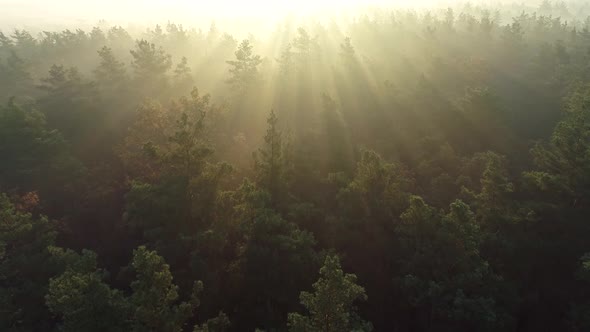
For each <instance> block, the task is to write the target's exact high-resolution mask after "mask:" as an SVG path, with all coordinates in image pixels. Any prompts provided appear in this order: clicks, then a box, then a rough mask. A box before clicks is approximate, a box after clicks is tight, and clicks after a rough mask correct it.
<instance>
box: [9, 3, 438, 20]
mask: <svg viewBox="0 0 590 332" xmlns="http://www.w3.org/2000/svg"><path fill="white" fill-rule="evenodd" d="M437 1H438V0H290V1H287V0H208V1H203V0H52V1H48V0H0V22H1V23H0V24H1V25H4V26H7V25H13V26H14V25H16V26H18V25H21V26H24V25H31V24H36V25H37V24H39V23H41V24H49V25H62V24H64V23H68V24H69V23H77V24H80V23H87V24H92V23H95V22H96V21H98V20H100V19H105V20H107V21H111V22H117V23H123V22H125V23H140V22H150V21H159V22H161V21H166V20H173V21H185V22H186V21H189V20H192V19H198V18H222V19H223V18H236V17H239V18H248V17H250V18H253V17H254V18H264V19H269V20H270V19H274V18H280V17H282V16H284V15H286V14H288V13H296V14H309V13H311V12H313V13H317V12H326V11H330V12H332V11H334V10H344V9H350V8H351V7H354V6H357V5H360V4H362V5H378V6H387V5H408V4H412V5H420V4H425V3H427V2H437ZM447 1H448V0H447Z"/></svg>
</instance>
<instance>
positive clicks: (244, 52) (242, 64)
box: [226, 39, 262, 92]
mask: <svg viewBox="0 0 590 332" xmlns="http://www.w3.org/2000/svg"><path fill="white" fill-rule="evenodd" d="M252 49H253V46H252V44H250V41H249V40H247V39H245V40H244V41H242V43H241V44H240V46H239V48H238V50H237V51H236V53H235V57H236V60H231V61H226V62H227V64H229V65H230V66H231V68H230V69H229V73H230V76H231V77H230V78H229V79H228V80H227V83H229V84H231V85H232V87H233V88H234V89H235V90H237V91H238V92H243V91H244V90H246V89H247V88H248V87H249V86H250V85H252V84H254V83H256V82H257V80H258V79H259V77H258V66H259V65H260V64H261V63H262V59H261V58H260V55H254V54H253V52H252Z"/></svg>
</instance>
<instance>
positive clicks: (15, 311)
mask: <svg viewBox="0 0 590 332" xmlns="http://www.w3.org/2000/svg"><path fill="white" fill-rule="evenodd" d="M55 237H56V231H55V225H54V223H52V222H50V221H49V220H48V219H47V218H46V217H39V218H35V217H33V216H32V215H31V214H30V213H26V212H22V211H19V210H18V209H17V207H16V206H15V205H14V204H13V203H12V202H11V201H10V200H9V199H8V197H7V196H6V195H4V194H0V308H1V309H0V330H3V331H33V330H37V329H38V330H43V329H49V326H47V324H48V322H49V319H50V317H49V312H47V310H46V308H45V307H44V305H43V296H44V295H45V293H46V292H47V280H49V278H50V277H51V276H52V274H53V273H55V271H56V267H55V266H54V264H53V263H52V262H51V260H50V253H49V251H48V249H47V247H48V246H50V245H53V244H54V242H55Z"/></svg>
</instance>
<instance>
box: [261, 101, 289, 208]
mask: <svg viewBox="0 0 590 332" xmlns="http://www.w3.org/2000/svg"><path fill="white" fill-rule="evenodd" d="M278 122H279V119H278V117H277V116H276V113H275V112H274V110H272V111H271V112H270V115H269V116H268V118H267V123H268V127H267V130H266V136H264V146H263V147H261V148H260V149H258V151H257V152H256V153H255V154H254V168H255V171H256V174H257V180H258V184H259V185H260V186H261V187H262V188H264V189H266V190H267V191H268V192H269V193H270V195H271V202H272V203H271V204H272V205H273V206H275V207H276V206H277V204H278V203H279V201H280V199H281V195H282V190H283V186H284V183H283V181H284V171H285V170H284V162H285V160H284V156H283V154H284V151H283V149H284V146H283V143H282V133H281V131H280V130H279V128H278Z"/></svg>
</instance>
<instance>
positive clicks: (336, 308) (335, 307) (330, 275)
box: [289, 256, 372, 332]
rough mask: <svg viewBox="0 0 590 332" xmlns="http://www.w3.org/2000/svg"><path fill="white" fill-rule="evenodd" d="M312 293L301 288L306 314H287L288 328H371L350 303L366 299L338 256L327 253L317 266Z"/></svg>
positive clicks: (303, 331) (334, 331)
mask: <svg viewBox="0 0 590 332" xmlns="http://www.w3.org/2000/svg"><path fill="white" fill-rule="evenodd" d="M313 289H314V292H313V293H308V292H301V295H300V299H301V304H303V306H305V308H306V309H307V311H308V312H309V315H301V314H298V313H290V314H289V331H292V332H308V331H314V332H316V331H318V332H319V331H322V332H340V331H371V330H372V327H371V324H370V323H367V322H365V321H363V320H362V319H360V317H359V316H358V314H357V313H356V308H355V306H354V303H355V302H356V301H366V300H367V295H366V294H365V289H364V288H363V287H361V286H359V285H357V284H356V276H355V275H354V274H344V272H343V271H342V268H341V267H340V260H339V259H338V256H328V257H326V261H325V263H324V266H323V267H322V268H321V269H320V279H319V280H318V281H317V282H316V283H314V284H313Z"/></svg>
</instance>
